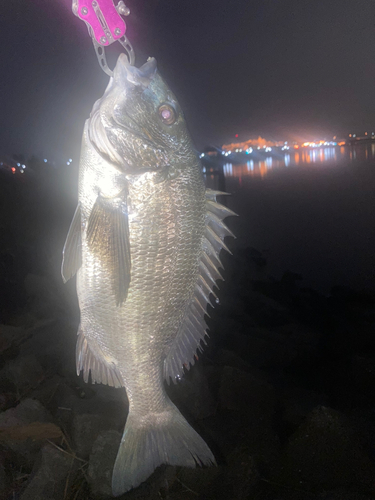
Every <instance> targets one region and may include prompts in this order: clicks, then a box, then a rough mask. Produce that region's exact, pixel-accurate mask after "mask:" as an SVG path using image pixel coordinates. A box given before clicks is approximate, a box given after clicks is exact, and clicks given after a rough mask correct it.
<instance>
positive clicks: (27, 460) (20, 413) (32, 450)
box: [0, 399, 52, 468]
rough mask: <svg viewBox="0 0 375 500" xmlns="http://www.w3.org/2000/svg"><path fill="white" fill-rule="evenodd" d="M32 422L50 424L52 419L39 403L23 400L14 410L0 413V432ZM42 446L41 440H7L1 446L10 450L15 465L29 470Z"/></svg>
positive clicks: (32, 400)
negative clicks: (15, 462)
mask: <svg viewBox="0 0 375 500" xmlns="http://www.w3.org/2000/svg"><path fill="white" fill-rule="evenodd" d="M33 422H52V417H51V415H50V414H49V412H48V411H47V410H46V409H45V408H44V406H42V405H41V403H39V401H37V400H34V399H25V400H24V401H22V402H21V403H20V404H19V405H18V406H16V407H15V408H10V409H9V410H7V411H5V412H3V413H0V430H2V429H7V428H11V427H17V426H25V425H27V424H31V423H33ZM42 445H43V441H42V440H33V439H30V438H29V439H24V440H13V439H9V440H7V441H6V442H4V443H3V446H4V447H5V448H7V449H9V450H11V451H12V452H13V454H14V460H15V461H18V462H17V465H19V466H26V467H27V468H31V467H32V466H33V465H34V462H35V460H36V458H37V455H38V452H39V450H40V448H41V446H42Z"/></svg>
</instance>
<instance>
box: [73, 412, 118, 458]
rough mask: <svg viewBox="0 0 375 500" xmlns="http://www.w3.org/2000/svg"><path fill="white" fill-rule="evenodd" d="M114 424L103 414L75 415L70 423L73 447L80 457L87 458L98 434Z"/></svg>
mask: <svg viewBox="0 0 375 500" xmlns="http://www.w3.org/2000/svg"><path fill="white" fill-rule="evenodd" d="M113 426H114V423H113V422H111V420H110V418H108V417H105V416H104V415H97V414H87V413H84V414H82V415H76V416H75V417H74V419H73V424H72V438H73V448H74V450H75V452H76V453H77V455H78V456H79V457H81V458H88V457H89V455H90V453H91V450H92V447H93V444H94V442H95V441H96V439H97V437H98V435H99V434H100V433H101V432H103V431H107V430H109V429H110V428H111V427H113Z"/></svg>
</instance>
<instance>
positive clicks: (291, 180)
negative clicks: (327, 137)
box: [206, 144, 375, 292]
mask: <svg viewBox="0 0 375 500" xmlns="http://www.w3.org/2000/svg"><path fill="white" fill-rule="evenodd" d="M223 172H224V177H222V176H221V177H222V178H221V181H220V184H221V185H220V188H221V189H223V185H222V182H223V181H224V184H225V190H226V191H227V192H229V193H231V194H232V196H230V197H228V202H227V204H228V206H229V207H230V208H231V209H232V210H234V211H235V212H237V213H238V214H239V217H238V218H231V219H228V224H229V225H230V227H231V229H232V230H233V231H234V232H235V234H236V235H237V240H236V241H235V243H234V245H233V246H234V247H240V248H243V247H247V246H252V247H255V248H256V249H258V250H261V251H263V252H264V253H265V255H266V256H267V260H268V266H267V269H266V273H267V274H269V275H273V276H274V277H276V278H280V277H281V275H282V274H283V272H284V271H286V270H290V271H293V272H296V273H300V274H302V276H303V282H302V283H301V284H302V285H304V286H311V287H313V288H316V289H319V290H321V291H323V292H328V291H329V289H330V288H331V287H332V286H334V285H346V286H350V287H353V288H356V289H362V288H372V289H375V228H374V225H375V144H368V145H361V146H356V147H334V148H326V149H314V150H295V151H290V152H287V153H286V154H280V155H279V156H276V155H275V156H269V157H263V158H261V157H259V156H258V158H256V157H252V158H249V161H247V162H246V163H244V164H242V165H235V164H230V163H228V164H226V165H224V167H223ZM206 181H207V185H208V187H212V188H218V183H219V176H217V175H210V174H207V175H206Z"/></svg>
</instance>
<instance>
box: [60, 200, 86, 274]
mask: <svg viewBox="0 0 375 500" xmlns="http://www.w3.org/2000/svg"><path fill="white" fill-rule="evenodd" d="M81 264H82V254H81V206H80V204H79V203H78V205H77V208H76V211H75V212H74V216H73V220H72V222H71V224H70V228H69V232H68V236H67V237H66V241H65V245H64V248H63V261H62V265H61V275H62V279H63V281H64V283H66V282H67V281H68V280H70V278H72V277H73V276H74V275H75V274H76V272H77V271H78V269H79V268H80V267H81Z"/></svg>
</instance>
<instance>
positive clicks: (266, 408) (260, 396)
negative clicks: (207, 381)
mask: <svg viewBox="0 0 375 500" xmlns="http://www.w3.org/2000/svg"><path fill="white" fill-rule="evenodd" d="M219 398H220V407H221V408H222V409H228V410H245V411H249V412H252V413H253V412H256V413H257V415H259V416H260V417H261V418H264V417H265V416H267V415H268V416H269V418H272V416H273V414H274V411H275V405H276V396H275V391H274V388H273V387H272V385H271V384H269V383H268V382H267V381H265V380H263V379H262V378H260V377H258V376H254V375H253V374H252V373H249V372H245V371H242V370H239V369H237V368H233V367H231V366H225V367H224V369H223V373H222V377H221V385H220V391H219Z"/></svg>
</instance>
